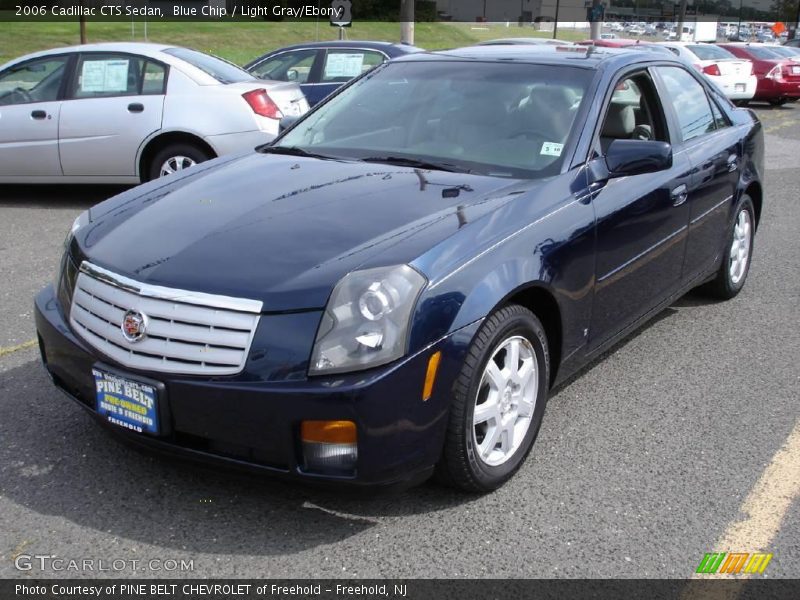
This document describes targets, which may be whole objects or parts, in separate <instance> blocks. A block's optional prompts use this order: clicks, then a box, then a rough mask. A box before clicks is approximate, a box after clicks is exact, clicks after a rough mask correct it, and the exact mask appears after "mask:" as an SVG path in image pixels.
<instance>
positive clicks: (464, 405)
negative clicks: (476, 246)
mask: <svg viewBox="0 0 800 600" xmlns="http://www.w3.org/2000/svg"><path fill="white" fill-rule="evenodd" d="M514 345H516V346H517V352H518V356H519V359H520V360H519V361H518V362H517V377H516V379H515V378H514V377H511V378H509V377H506V376H505V374H504V372H506V371H509V370H510V369H509V368H508V367H509V365H508V364H507V362H506V361H507V359H508V358H510V352H513V349H512V347H513V346H514ZM529 360H532V362H530V363H529V362H528V361H529ZM490 361H491V362H492V363H494V367H490V366H489V363H490ZM501 364H502V368H501V367H500V365H501ZM527 365H531V367H533V368H534V370H533V372H532V373H528V375H527V376H522V377H519V374H521V373H522V372H523V371H525V370H527V369H528V368H529V367H528V366H527ZM492 374H493V375H492ZM549 381H550V356H549V353H548V349H547V337H546V336H545V332H544V328H543V327H542V324H541V323H540V322H539V319H537V318H536V316H535V315H534V314H533V313H532V312H531V311H529V310H528V309H527V308H524V307H523V306H520V305H517V304H511V305H508V306H506V307H504V308H501V309H499V310H497V311H495V312H494V313H492V314H491V315H490V316H489V317H488V318H487V319H486V321H485V322H484V323H483V325H482V326H481V328H480V329H479V330H478V333H477V334H476V335H475V338H474V339H473V340H472V343H471V344H470V347H469V350H468V351H467V356H466V358H465V360H464V364H463V366H462V368H461V372H460V373H459V375H458V377H457V379H456V382H455V384H454V386H453V399H452V403H451V406H450V414H449V418H448V425H447V434H446V438H445V445H444V449H443V451H442V457H441V459H440V460H439V463H438V464H437V465H436V475H437V478H438V479H439V481H441V482H442V483H444V484H446V485H449V486H451V487H455V488H458V489H461V490H463V491H467V492H489V491H492V490H495V489H497V488H498V487H500V486H501V485H503V484H504V483H505V482H506V481H508V480H509V479H510V478H511V477H512V476H513V475H514V473H516V471H517V470H518V469H519V467H520V466H521V465H522V463H523V462H524V460H525V458H526V456H527V455H528V453H529V452H530V450H531V447H532V446H533V442H534V440H535V439H536V435H537V434H538V432H539V427H540V425H541V424H542V416H543V415H544V408H545V404H546V403H547V392H548V385H549ZM526 382H527V383H526ZM493 387H494V388H496V389H497V391H494V390H493V389H492V388H493ZM501 388H502V390H503V391H500V389H501ZM492 396H493V397H494V398H495V400H494V401H493V400H492ZM531 399H532V402H531ZM479 400H480V402H479ZM531 405H532V406H531ZM477 406H481V407H485V408H484V410H483V411H482V412H481V413H480V414H479V416H478V417H477V418H476V414H475V411H476V407H477ZM492 406H494V407H495V408H494V410H492V409H491V407H492ZM526 407H527V408H526ZM526 413H527V414H526ZM490 415H491V416H490ZM482 416H486V420H483V421H479V423H478V424H475V421H476V420H477V419H481V418H482ZM512 422H513V423H514V424H515V425H514V427H509V425H508V424H509V423H512ZM525 427H527V428H525ZM496 431H497V432H498V433H499V435H497V436H496V435H495V432H496ZM511 432H514V433H516V438H517V440H519V441H518V442H517V440H513V441H511V439H512V438H513V437H514V436H513V435H512V436H511V437H509V433H511ZM493 442H494V443H493ZM482 446H483V447H482Z"/></svg>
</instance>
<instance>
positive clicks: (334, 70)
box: [325, 53, 364, 79]
mask: <svg viewBox="0 0 800 600" xmlns="http://www.w3.org/2000/svg"><path fill="white" fill-rule="evenodd" d="M363 65H364V55H363V54H338V53H337V54H329V55H328V61H327V62H326V63H325V78H326V79H327V78H331V77H356V76H358V75H361V67H362V66H363Z"/></svg>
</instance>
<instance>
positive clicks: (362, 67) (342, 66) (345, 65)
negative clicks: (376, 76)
mask: <svg viewBox="0 0 800 600" xmlns="http://www.w3.org/2000/svg"><path fill="white" fill-rule="evenodd" d="M385 60H386V57H385V56H384V55H383V54H381V53H380V52H376V51H374V50H352V49H348V48H337V49H332V50H328V51H327V53H326V54H325V64H324V65H323V67H322V77H321V78H320V81H321V82H322V83H345V82H347V81H350V80H351V79H352V78H353V77H358V76H359V75H361V74H362V73H365V72H366V71H369V70H370V69H373V68H374V67H377V66H378V65H379V64H381V63H382V62H383V61H385Z"/></svg>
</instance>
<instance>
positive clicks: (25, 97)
mask: <svg viewBox="0 0 800 600" xmlns="http://www.w3.org/2000/svg"><path fill="white" fill-rule="evenodd" d="M11 94H19V95H20V96H22V99H23V100H24V101H25V102H33V96H31V93H30V92H29V91H28V90H26V89H25V88H21V87H16V88H14V89H13V90H11V91H10V92H9V93H8V95H11Z"/></svg>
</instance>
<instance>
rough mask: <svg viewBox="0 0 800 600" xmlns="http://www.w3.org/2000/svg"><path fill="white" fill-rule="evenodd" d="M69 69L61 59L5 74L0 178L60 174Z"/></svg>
mask: <svg viewBox="0 0 800 600" xmlns="http://www.w3.org/2000/svg"><path fill="white" fill-rule="evenodd" d="M69 66H70V56H69V55H67V54H62V55H58V56H47V57H43V58H37V59H33V60H29V61H25V62H24V63H20V64H17V65H15V66H12V67H9V68H7V69H5V70H4V71H3V72H2V73H0V177H53V176H58V175H61V163H60V162H59V158H58V119H59V114H60V112H61V108H62V101H61V97H62V95H63V87H64V83H65V79H66V78H67V75H68V71H69Z"/></svg>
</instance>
